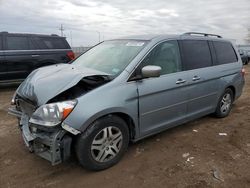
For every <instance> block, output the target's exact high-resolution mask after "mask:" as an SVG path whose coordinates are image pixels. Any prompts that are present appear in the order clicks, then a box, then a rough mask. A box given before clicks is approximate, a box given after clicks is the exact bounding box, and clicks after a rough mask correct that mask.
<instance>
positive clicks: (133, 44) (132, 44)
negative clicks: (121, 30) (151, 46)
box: [126, 42, 144, 46]
mask: <svg viewBox="0 0 250 188" xmlns="http://www.w3.org/2000/svg"><path fill="white" fill-rule="evenodd" d="M143 44H144V42H128V43H127V44H126V46H143Z"/></svg>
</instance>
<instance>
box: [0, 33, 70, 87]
mask: <svg viewBox="0 0 250 188" xmlns="http://www.w3.org/2000/svg"><path fill="white" fill-rule="evenodd" d="M72 59H74V53H73V51H72V49H71V47H70V46H69V44H68V42H67V41H66V39H65V37H60V36H58V35H55V34H52V35H41V34H21V33H8V32H0V85H1V84H6V83H19V82H21V81H22V80H24V79H25V78H26V77H27V76H28V75H29V73H30V72H32V71H33V70H34V69H37V68H39V67H43V66H47V65H52V64H57V63H68V62H69V61H71V60H72Z"/></svg>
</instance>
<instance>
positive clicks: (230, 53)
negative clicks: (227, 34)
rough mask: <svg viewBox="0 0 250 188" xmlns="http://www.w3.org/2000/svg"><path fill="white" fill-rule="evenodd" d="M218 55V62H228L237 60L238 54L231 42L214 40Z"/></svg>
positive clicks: (219, 63)
mask: <svg viewBox="0 0 250 188" xmlns="http://www.w3.org/2000/svg"><path fill="white" fill-rule="evenodd" d="M213 44H214V49H215V52H216V56H217V64H218V65H221V64H226V63H233V62H236V61H237V60H238V59H237V56H236V53H235V51H234V49H233V46H232V44H231V43H230V42H220V41H213Z"/></svg>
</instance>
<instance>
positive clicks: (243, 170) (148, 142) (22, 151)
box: [0, 66, 250, 188]
mask: <svg viewBox="0 0 250 188" xmlns="http://www.w3.org/2000/svg"><path fill="white" fill-rule="evenodd" d="M246 70H247V72H248V74H247V75H246V87H245V89H244V94H243V95H242V96H241V98H240V99H239V100H237V101H236V102H235V104H234V107H233V109H232V112H231V114H230V116H229V117H227V118H224V119H216V118H214V117H212V116H206V117H203V118H201V119H198V120H196V121H193V122H190V123H187V124H185V125H182V126H179V127H177V128H173V129H171V130H167V131H165V132H163V133H161V134H157V135H155V136H153V137H150V138H147V139H144V140H142V141H140V142H138V143H135V144H131V145H130V147H129V150H128V152H127V153H126V155H125V157H124V158H123V159H122V160H121V161H120V163H118V164H117V165H116V166H114V167H112V168H110V169H108V170H105V171H101V172H89V171H86V170H85V169H83V168H81V167H80V166H79V165H78V163H77V161H76V159H75V157H72V158H71V160H69V161H68V162H66V163H63V164H60V165H57V166H51V165H50V163H49V162H47V161H45V160H43V159H41V158H39V157H38V156H35V155H34V154H30V153H29V152H28V151H27V149H26V148H25V146H24V144H23V141H22V139H21V135H20V133H19V130H18V127H17V121H16V119H15V118H14V117H12V116H10V115H8V114H7V110H6V109H7V108H8V106H9V102H10V100H11V97H12V94H13V93H14V89H2V90H0V187H3V188H5V187H29V188H30V187H53V188H54V187H250V170H249V169H250V66H248V67H246ZM219 133H226V134H227V135H219Z"/></svg>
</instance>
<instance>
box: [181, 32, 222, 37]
mask: <svg viewBox="0 0 250 188" xmlns="http://www.w3.org/2000/svg"><path fill="white" fill-rule="evenodd" d="M183 35H203V36H204V37H209V36H212V37H218V38H222V36H220V35H215V34H209V33H199V32H187V33H183Z"/></svg>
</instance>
